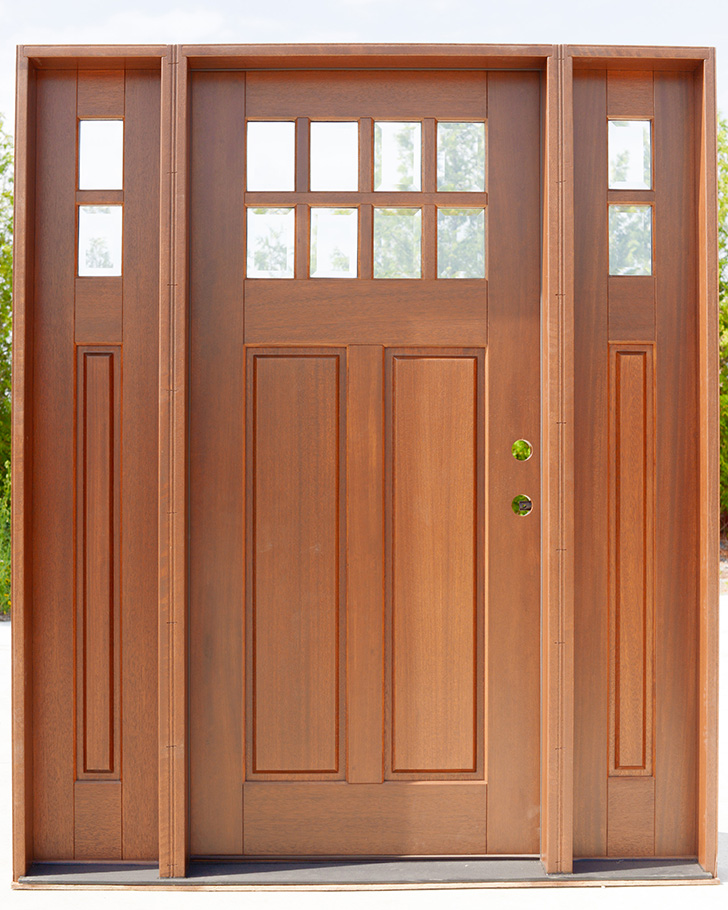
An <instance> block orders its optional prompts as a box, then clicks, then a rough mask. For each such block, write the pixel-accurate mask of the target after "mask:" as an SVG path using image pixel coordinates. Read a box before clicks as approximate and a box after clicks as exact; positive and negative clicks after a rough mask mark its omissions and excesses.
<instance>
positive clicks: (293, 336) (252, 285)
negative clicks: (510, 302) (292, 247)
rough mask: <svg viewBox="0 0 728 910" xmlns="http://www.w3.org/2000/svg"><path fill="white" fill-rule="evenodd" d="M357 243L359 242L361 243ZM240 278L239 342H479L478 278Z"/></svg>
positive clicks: (483, 328)
mask: <svg viewBox="0 0 728 910" xmlns="http://www.w3.org/2000/svg"><path fill="white" fill-rule="evenodd" d="M362 245H363V244H362ZM278 284H279V282H272V281H265V280H261V279H249V280H248V281H246V282H245V341H246V342H247V343H249V344H270V343H275V342H277V341H282V340H285V341H288V342H304V341H305V342H308V343H310V344H316V343H324V342H326V343H334V344H342V343H347V342H348V343H349V344H386V345H403V344H427V343H428V342H429V341H431V340H432V338H433V337H434V338H437V340H438V342H439V343H440V344H447V345H467V344H479V345H484V344H486V341H487V333H488V329H487V325H488V324H487V320H486V311H487V306H488V300H487V290H486V287H485V282H483V281H478V280H475V279H461V280H459V281H439V282H438V281H436V282H428V283H420V282H417V283H414V282H412V281H408V280H407V279H396V278H395V279H389V280H386V281H383V280H381V279H380V280H366V279H358V280H356V281H354V280H351V281H350V280H347V279H337V278H331V279H328V278H316V279H312V280H303V281H295V282H285V284H286V288H285V289H283V288H280V287H277V285H278Z"/></svg>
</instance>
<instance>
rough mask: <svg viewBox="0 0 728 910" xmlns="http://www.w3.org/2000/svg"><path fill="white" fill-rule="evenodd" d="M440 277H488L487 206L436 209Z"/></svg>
mask: <svg viewBox="0 0 728 910" xmlns="http://www.w3.org/2000/svg"><path fill="white" fill-rule="evenodd" d="M437 277H438V278H485V210H484V209H438V210H437Z"/></svg>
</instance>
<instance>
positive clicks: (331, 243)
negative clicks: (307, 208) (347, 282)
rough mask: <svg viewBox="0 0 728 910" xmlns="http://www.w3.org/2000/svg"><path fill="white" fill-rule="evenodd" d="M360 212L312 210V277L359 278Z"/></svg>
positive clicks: (356, 210) (351, 210)
mask: <svg viewBox="0 0 728 910" xmlns="http://www.w3.org/2000/svg"><path fill="white" fill-rule="evenodd" d="M358 215H359V212H358V209H320V208H313V209H311V277H312V278H356V276H357V252H358V242H357V241H358V230H357V228H358V226H359V218H358Z"/></svg>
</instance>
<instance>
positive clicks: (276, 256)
mask: <svg viewBox="0 0 728 910" xmlns="http://www.w3.org/2000/svg"><path fill="white" fill-rule="evenodd" d="M190 93H191V94H190V104H191V133H190V187H189V192H190V402H189V404H190V474H189V503H190V684H189V685H190V824H191V833H190V836H191V852H192V854H193V855H197V856H200V855H208V856H210V855H219V856H239V855H249V856H276V855H284V856H285V855H337V854H358V855H380V854H395V855H397V854H398V855H413V854H414V855H416V854H420V855H422V854H484V853H500V854H503V853H516V854H525V853H536V852H538V849H539V835H538V832H539V704H540V700H539V691H540V690H539V675H540V668H539V653H540V602H539V596H540V588H539V577H540V562H539V540H540V538H539V522H540V517H539V495H538V492H539V488H538V483H539V463H540V455H539V448H538V438H539V416H540V415H539V337H540V336H539V332H540V330H539V292H540V273H539V260H540V203H539V199H540V168H539V162H540V80H539V75H538V74H537V73H529V72H515V73H494V72H491V73H485V72H445V71H441V72H434V71H431V72H427V71H422V72H376V71H370V72H366V71H358V72H357V71H348V72H346V71H342V72H323V71H321V72H314V71H310V72H309V71H307V72H298V73H296V72H291V71H289V72H263V71H259V72H247V73H246V72H196V73H193V74H192V76H191V86H190ZM331 123H338V124H346V125H348V126H346V127H345V128H344V130H343V131H342V134H343V133H347V131H348V133H347V135H348V136H349V138H350V139H351V137H352V136H353V137H354V139H353V143H354V144H353V153H352V154H353V160H352V161H349V162H348V166H349V171H350V173H351V172H353V175H354V177H353V184H352V182H351V181H352V178H351V176H349V177H348V178H347V177H346V176H345V175H344V176H341V175H338V176H337V174H335V173H333V172H332V173H328V172H327V170H326V167H325V166H324V167H323V168H322V167H320V166H319V164H320V162H317V161H316V160H314V159H315V158H316V156H317V155H322V154H323V155H324V158H325V152H322V151H321V141H323V140H322V137H323V139H326V135H327V133H326V130H323V131H321V130H320V126H321V124H331ZM251 124H257V125H259V124H276V125H277V126H275V127H274V130H276V129H277V130H278V133H277V135H278V136H279V137H280V138H279V145H275V146H271V155H270V161H269V162H266V161H265V160H263V164H261V162H260V159H258V160H257V163H256V162H255V161H254V157H255V156H254V154H253V150H250V149H249V150H248V151H247V152H246V137H248V141H249V142H250V143H252V142H253V139H251V138H250V137H251V136H254V134H255V130H256V129H257V128H259V127H258V126H253V127H252V131H251V126H250V125H251ZM403 124H404V125H406V126H404V127H403V126H402V125H403ZM458 124H459V125H462V124H466V127H465V132H466V133H467V132H468V131H470V134H469V135H470V136H471V139H472V137H476V139H475V140H473V141H474V142H475V145H474V146H473V148H474V149H475V152H474V154H475V153H477V154H475V163H473V161H470V162H469V163H468V162H466V164H465V165H464V167H465V170H466V171H467V170H468V169H470V170H469V174H470V176H469V177H468V175H467V174H466V176H465V177H462V174H460V175H459V176H456V177H454V178H453V180H454V183H453V182H452V181H451V182H450V183H448V179H449V178H448V175H447V173H446V171H447V166H448V159H447V156H448V154H450V152H451V151H452V147H450V151H448V147H447V145H446V140H447V138H448V127H449V128H451V129H452V128H454V126H453V125H456V126H457V125H458ZM266 128H267V127H266ZM458 128H459V127H458ZM397 131H399V132H397ZM335 132H336V131H333V132H331V133H330V134H328V135H329V136H333V135H334V133H335ZM393 132H394V133H397V134H398V135H399V137H400V139H399V140H398V141H399V144H398V145H396V144H395V146H388V145H387V142H388V141H389V139H390V138H391V135H392V133H393ZM403 136H404V139H403V138H402V137H403ZM478 136H481V137H483V141H482V147H483V149H484V161H485V164H484V165H480V164H479V163H478V162H479V160H480V159H479V157H478V156H479V155H480V146H478V145H477V142H480V140H479V139H477V137H478ZM476 140H477V141H476ZM286 143H293V144H292V145H291V146H290V147H289V151H290V155H289V159H288V161H289V164H288V165H286V161H285V151H286V149H285V145H286ZM466 146H467V143H465V146H463V147H466ZM351 148H352V147H351V146H350V151H351ZM387 148H389V149H390V152H391V149H392V148H395V152H391V154H394V155H395V159H396V160H395V164H396V166H393V169H392V167H390V164H391V162H387V160H386V154H389V153H390V152H387ZM294 150H295V159H294V158H293V157H291V156H293V151H294ZM456 152H457V150H456ZM344 154H345V153H344V152H342V153H341V154H340V155H339V158H338V159H334V162H333V165H332V166H335V167H334V169H335V168H336V167H338V166H339V165H341V168H342V169H343V170H346V166H347V162H346V161H344V160H343V158H342V156H343V155H344ZM396 156H399V157H398V158H397V157H396ZM264 158H265V156H264ZM279 158H280V160H279ZM291 162H294V163H291ZM246 163H247V165H249V167H248V172H247V178H246ZM450 163H452V162H450ZM268 164H269V165H270V168H271V171H270V173H273V171H275V170H276V168H278V169H279V170H280V171H281V173H284V172H285V169H286V166H288V167H289V169H291V173H290V180H289V183H288V184H286V185H285V186H283V184H285V180H283V179H282V182H281V184H280V186H279V185H278V184H276V179H277V178H275V177H271V176H270V173H269V174H268V177H267V178H266V177H263V178H259V175H258V172H256V175H255V176H254V174H253V167H254V166H255V167H258V168H259V169H260V168H261V167H262V168H263V171H265V167H266V166H267V165H268ZM479 167H482V169H483V173H482V184H481V183H479V179H480V178H479V176H478V168H479ZM388 168H389V171H388V170H387V169H388ZM392 174H394V176H392ZM413 175H414V176H413ZM473 175H474V176H473ZM246 179H247V183H246ZM261 179H262V181H263V183H262V185H261V183H260V180H261ZM266 179H268V180H269V184H266V183H265V180H266ZM327 180H330V182H333V183H334V184H335V183H336V181H337V180H340V186H342V187H344V188H343V189H338V190H337V189H322V188H321V187H322V186H326V185H327ZM347 180H349V183H347ZM408 180H409V181H410V182H409V183H408V182H407V181H408ZM460 180H464V181H465V182H464V183H458V181H460ZM468 180H470V183H468ZM398 181H399V182H398ZM463 186H465V189H463ZM261 187H262V188H261ZM277 187H278V188H277ZM280 187H283V188H280ZM336 213H338V215H337V214H336ZM346 213H348V215H346ZM339 216H342V217H341V220H340V221H339V222H336V223H335V224H334V226H333V228H331V224H333V222H330V223H329V227H328V228H327V226H326V225H325V224H324V221H325V219H326V218H330V219H331V218H333V219H334V220H335V218H336V217H339ZM343 216H346V217H343ZM347 218H348V220H347ZM387 218H389V219H394V220H395V221H396V220H397V219H399V221H397V223H396V224H395V223H394V221H392V220H390V221H389V222H387V221H386V219H387ZM256 219H258V220H256ZM260 219H262V220H260ZM448 219H450V220H449V221H448ZM453 219H454V220H453ZM345 221H346V225H348V226H346V225H345V223H344V222H345ZM261 225H262V226H261ZM352 225H353V226H354V233H353V234H352V233H349V234H346V233H345V232H346V231H349V232H351V230H352ZM326 230H329V231H331V230H333V233H331V232H330V233H329V234H328V235H326ZM448 232H449V233H448ZM327 236H328V238H329V239H328V240H326V237H327ZM352 236H353V238H354V239H353V243H354V248H353V249H354V252H353V253H351V250H350V251H349V256H348V259H346V256H345V255H344V254H345V252H346V251H345V250H344V253H342V252H341V250H342V249H344V246H345V242H346V239H347V237H348V238H350V239H351V237H352ZM261 237H262V238H263V239H262V240H261ZM332 238H333V239H332ZM326 243H329V248H328V252H327V249H326V246H325V244H326ZM399 243H402V244H404V245H405V246H406V247H407V248H406V250H405V253H403V254H402V256H400V257H399V258H397V256H398V255H399V254H397V255H395V252H396V250H395V247H396V246H397V244H399ZM331 244H333V247H332V246H331ZM331 249H334V250H335V252H337V255H338V254H339V253H341V255H342V256H344V258H345V259H346V262H345V263H344V265H341V263H340V262H339V261H338V260H336V262H339V264H338V265H337V264H336V262H334V259H336V257H335V256H334V255H333V253H331ZM327 256H328V259H326V257H327ZM339 258H341V256H340V257H339ZM325 259H326V261H327V262H328V265H329V267H330V268H331V269H332V270H333V273H335V272H336V269H337V268H339V269H340V270H341V273H342V274H344V275H346V276H347V277H331V274H332V273H331V272H329V273H326V274H328V277H317V275H319V274H322V271H323V273H325V268H324V267H323V266H322V262H323V261H324V260H325ZM395 260H396V261H395ZM332 263H333V264H332ZM463 263H464V264H463ZM260 275H264V276H265V275H269V276H270V277H255V276H260ZM274 275H275V276H278V277H273V276H274ZM397 276H399V277H397ZM519 439H525V440H527V441H528V442H530V443H531V444H532V446H533V456H532V457H531V458H530V459H528V460H526V461H520V460H517V459H516V458H514V456H513V454H512V445H513V443H514V442H515V441H516V440H519ZM518 494H523V495H526V496H528V497H530V499H531V501H532V504H533V505H532V509H531V511H530V512H523V513H522V514H515V513H514V511H513V509H512V505H511V503H512V500H513V498H514V497H515V496H517V495H518Z"/></svg>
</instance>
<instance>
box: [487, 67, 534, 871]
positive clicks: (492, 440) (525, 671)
mask: <svg viewBox="0 0 728 910" xmlns="http://www.w3.org/2000/svg"><path fill="white" fill-rule="evenodd" d="M540 141H541V120H540V82H539V77H538V76H536V75H535V74H533V73H493V72H490V73H488V188H489V193H488V209H489V211H488V225H489V230H488V263H489V271H488V354H487V359H488V406H487V407H488V481H487V483H488V550H487V553H488V557H487V558H488V684H487V685H488V692H489V697H488V721H487V729H488V750H489V751H488V771H487V780H488V851H489V852H493V853H536V852H538V849H539V826H540V798H541V794H540V784H541V780H540V769H541V748H540V746H541V737H540V715H539V711H538V705H539V704H540V692H541V673H540V666H541V602H540V601H541V585H540V571H539V566H540V547H541V528H540V523H541V500H540V466H541V458H542V453H541V452H540V446H539V440H540V438H541V432H540V427H541V410H540V362H539V358H538V357H536V356H534V357H516V351H523V350H530V351H538V350H539V346H540V340H541V326H540V295H541V281H540V279H541V268H540V266H541V262H540V243H541V220H540V213H541V192H540V167H541V161H540V157H539V149H540ZM519 438H525V439H528V440H530V441H531V442H532V443H534V445H535V446H536V450H535V455H534V457H532V458H531V459H529V460H528V461H524V462H519V461H516V459H515V458H514V457H513V455H512V454H511V446H512V445H513V443H514V442H515V440H516V439H519ZM519 493H525V494H528V495H529V496H531V499H532V500H533V503H534V508H533V511H532V512H531V513H530V514H529V515H528V516H527V517H526V518H519V517H517V516H516V515H514V514H513V511H512V510H511V500H512V499H513V497H514V496H515V495H516V494H519ZM514 654H518V655H519V659H518V661H514V660H513V655H514ZM514 768H518V774H514V773H513V769H514Z"/></svg>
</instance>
